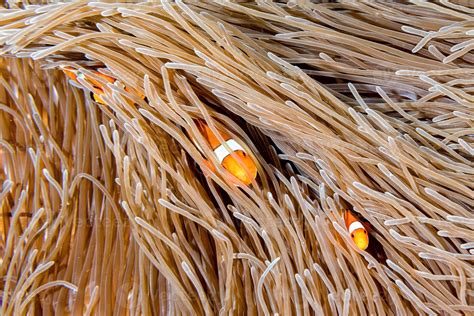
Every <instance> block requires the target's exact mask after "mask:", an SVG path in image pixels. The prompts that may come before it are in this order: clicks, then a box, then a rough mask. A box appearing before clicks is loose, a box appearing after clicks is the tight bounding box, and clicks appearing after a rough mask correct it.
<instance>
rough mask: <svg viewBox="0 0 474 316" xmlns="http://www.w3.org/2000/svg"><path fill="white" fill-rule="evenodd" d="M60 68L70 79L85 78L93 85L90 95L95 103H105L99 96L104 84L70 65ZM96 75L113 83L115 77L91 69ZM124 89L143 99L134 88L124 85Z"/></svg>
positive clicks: (102, 91)
mask: <svg viewBox="0 0 474 316" xmlns="http://www.w3.org/2000/svg"><path fill="white" fill-rule="evenodd" d="M61 68H62V70H63V71H64V73H65V74H66V75H67V76H68V77H69V78H70V79H72V80H73V81H75V82H77V83H79V81H78V80H77V79H78V78H80V79H82V80H85V81H87V82H89V83H90V85H91V86H92V87H93V90H92V91H91V97H92V99H93V100H94V101H95V102H97V103H100V104H103V105H105V102H104V100H102V98H101V95H103V94H104V86H103V85H102V83H100V82H99V81H97V80H95V79H94V78H92V77H90V76H87V75H85V74H83V73H82V72H79V71H78V70H76V69H74V68H72V67H68V66H61ZM92 72H93V73H94V74H95V75H96V76H98V77H101V78H103V79H104V80H105V81H107V82H108V83H112V84H113V83H115V81H116V79H114V78H112V77H110V76H107V75H104V74H103V73H101V72H98V71H92ZM125 91H127V92H128V93H133V94H136V95H138V96H139V97H140V98H141V99H142V100H145V96H144V95H143V94H141V93H140V92H139V91H137V90H135V89H132V88H128V87H125Z"/></svg>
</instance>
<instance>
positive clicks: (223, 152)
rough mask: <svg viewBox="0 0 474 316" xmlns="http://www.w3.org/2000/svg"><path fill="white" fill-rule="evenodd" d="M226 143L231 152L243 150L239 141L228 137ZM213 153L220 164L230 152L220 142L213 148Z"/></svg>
mask: <svg viewBox="0 0 474 316" xmlns="http://www.w3.org/2000/svg"><path fill="white" fill-rule="evenodd" d="M226 144H227V146H229V147H230V149H232V151H233V152H234V151H237V150H242V151H243V152H245V150H244V149H243V148H242V146H240V145H239V143H237V142H236V141H235V140H234V139H229V140H228V141H226ZM214 154H215V155H216V157H217V161H218V162H219V164H221V163H222V162H223V161H224V159H225V158H226V157H227V156H229V155H230V154H231V152H229V151H228V150H227V148H226V147H225V146H224V144H221V145H220V146H219V147H217V148H216V149H214Z"/></svg>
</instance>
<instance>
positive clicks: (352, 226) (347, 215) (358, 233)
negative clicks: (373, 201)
mask: <svg viewBox="0 0 474 316" xmlns="http://www.w3.org/2000/svg"><path fill="white" fill-rule="evenodd" d="M344 221H345V223H346V229H347V230H348V231H349V234H351V238H352V240H353V241H354V244H355V245H356V246H357V247H358V248H359V249H360V250H365V249H367V247H368V246H369V234H368V233H367V229H366V228H365V226H364V225H363V224H362V223H361V222H360V221H359V219H358V218H357V217H356V216H354V214H352V212H351V211H348V210H346V211H345V212H344Z"/></svg>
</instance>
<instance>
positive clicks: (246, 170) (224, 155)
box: [197, 120, 257, 185]
mask: <svg viewBox="0 0 474 316" xmlns="http://www.w3.org/2000/svg"><path fill="white" fill-rule="evenodd" d="M197 126H198V128H199V130H200V132H201V134H202V135H203V136H204V137H205V138H206V140H207V141H208V142H209V145H210V146H211V148H212V150H213V151H214V154H215V156H216V158H217V161H218V162H219V164H220V165H221V166H222V167H223V168H224V169H225V170H227V171H228V172H229V173H230V174H231V175H232V176H233V177H235V178H237V179H239V180H240V181H242V182H243V183H244V184H245V185H250V184H251V183H252V180H253V179H255V178H256V177H257V166H256V165H255V162H254V161H253V160H252V158H251V157H250V156H249V155H248V154H247V152H246V151H245V149H244V148H243V147H242V146H241V145H240V144H239V143H238V142H237V141H236V140H235V139H233V138H231V137H230V136H229V135H228V134H226V133H225V132H222V131H220V136H221V137H222V138H223V139H224V140H225V142H226V144H227V146H229V147H230V149H231V150H232V152H233V153H234V154H235V155H237V156H238V157H239V158H240V161H239V160H237V159H235V158H234V157H233V156H232V155H231V152H229V151H228V150H227V148H226V147H225V146H224V145H223V144H221V142H220V141H219V140H218V139H217V137H216V135H215V134H214V133H213V132H212V130H211V129H210V128H209V126H207V124H206V123H204V122H203V121H201V120H198V121H197ZM197 147H198V148H199V146H197ZM242 164H243V165H242ZM209 166H210V165H209ZM210 168H211V169H212V170H213V171H214V168H213V166H210Z"/></svg>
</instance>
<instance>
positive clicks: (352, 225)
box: [349, 221, 365, 234]
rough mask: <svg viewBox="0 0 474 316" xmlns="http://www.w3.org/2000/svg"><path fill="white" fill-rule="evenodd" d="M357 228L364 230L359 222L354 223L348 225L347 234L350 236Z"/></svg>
mask: <svg viewBox="0 0 474 316" xmlns="http://www.w3.org/2000/svg"><path fill="white" fill-rule="evenodd" d="M359 228H363V229H365V228H364V225H362V224H361V223H360V222H359V221H355V222H353V223H352V224H350V225H349V234H352V233H353V232H354V231H355V230H357V229H359Z"/></svg>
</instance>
